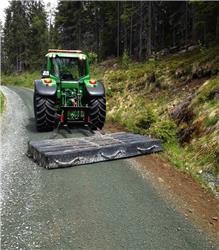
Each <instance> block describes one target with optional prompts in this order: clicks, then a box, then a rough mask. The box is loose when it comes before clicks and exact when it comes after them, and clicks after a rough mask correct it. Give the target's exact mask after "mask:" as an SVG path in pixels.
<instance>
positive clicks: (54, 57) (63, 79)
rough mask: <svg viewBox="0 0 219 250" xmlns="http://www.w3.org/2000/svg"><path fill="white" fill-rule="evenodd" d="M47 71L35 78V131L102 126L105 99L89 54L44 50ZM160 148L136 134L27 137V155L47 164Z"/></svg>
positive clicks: (156, 142) (74, 162) (65, 164)
mask: <svg viewBox="0 0 219 250" xmlns="http://www.w3.org/2000/svg"><path fill="white" fill-rule="evenodd" d="M46 57H47V70H46V71H43V74H42V78H41V79H40V80H35V81H34V95H33V106H34V114H35V123H36V129H37V130H38V131H39V132H44V131H52V130H54V129H55V128H61V127H65V128H66V129H67V130H69V131H70V129H69V125H70V124H71V126H72V125H73V126H74V124H78V123H80V124H82V125H86V126H87V127H89V129H90V130H91V131H101V129H102V128H103V126H104V123H105V116H106V99H105V88H104V84H103V82H102V81H96V80H95V79H91V78H90V73H89V63H88V58H87V56H86V55H85V54H84V53H82V52H81V51H79V50H56V49H55V50H54V49H50V50H49V51H48V54H47V55H46ZM159 151H162V147H161V142H160V141H159V140H156V139H152V138H149V137H145V136H141V135H138V134H132V133H126V132H119V133H112V134H101V133H100V132H99V133H93V135H92V136H87V137H80V138H67V139H48V140H41V141H30V142H29V144H28V156H30V157H32V158H33V160H34V161H36V162H37V163H38V164H39V165H41V166H43V167H45V168H57V167H69V166H75V165H81V164H88V163H94V162H100V161H108V160H114V159H120V158H127V157H133V156H138V155H142V154H149V153H154V152H159Z"/></svg>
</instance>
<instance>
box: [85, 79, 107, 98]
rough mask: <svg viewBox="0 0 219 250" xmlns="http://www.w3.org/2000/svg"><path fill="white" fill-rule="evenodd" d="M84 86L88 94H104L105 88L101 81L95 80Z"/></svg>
mask: <svg viewBox="0 0 219 250" xmlns="http://www.w3.org/2000/svg"><path fill="white" fill-rule="evenodd" d="M85 88H86V91H87V94H88V95H89V96H105V88H104V85H103V83H102V82H101V81H97V83H96V84H95V85H94V86H92V87H91V86H87V85H85Z"/></svg>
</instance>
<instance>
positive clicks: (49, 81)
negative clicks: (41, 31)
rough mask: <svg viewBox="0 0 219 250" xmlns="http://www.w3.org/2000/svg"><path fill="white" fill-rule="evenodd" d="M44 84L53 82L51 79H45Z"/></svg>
mask: <svg viewBox="0 0 219 250" xmlns="http://www.w3.org/2000/svg"><path fill="white" fill-rule="evenodd" d="M44 82H45V83H51V82H52V80H51V79H45V80H44Z"/></svg>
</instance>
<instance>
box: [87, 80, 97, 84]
mask: <svg viewBox="0 0 219 250" xmlns="http://www.w3.org/2000/svg"><path fill="white" fill-rule="evenodd" d="M89 82H90V84H96V83H97V82H96V81H95V80H94V79H91V80H90V81H89Z"/></svg>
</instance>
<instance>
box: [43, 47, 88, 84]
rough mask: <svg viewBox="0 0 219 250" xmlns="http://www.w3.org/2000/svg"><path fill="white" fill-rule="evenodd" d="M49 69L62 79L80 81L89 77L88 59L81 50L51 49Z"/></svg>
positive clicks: (48, 57) (48, 56)
mask: <svg viewBox="0 0 219 250" xmlns="http://www.w3.org/2000/svg"><path fill="white" fill-rule="evenodd" d="M48 52H49V53H48V54H47V55H46V57H47V69H48V71H49V73H50V75H51V76H52V77H55V78H56V79H59V80H60V81H79V80H83V79H84V78H87V77H89V65H88V59H87V56H86V55H85V54H83V53H82V52H81V51H80V50H49V51H48Z"/></svg>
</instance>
